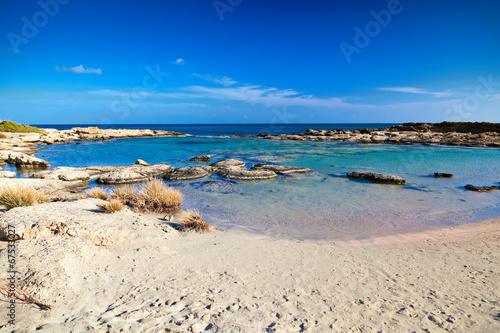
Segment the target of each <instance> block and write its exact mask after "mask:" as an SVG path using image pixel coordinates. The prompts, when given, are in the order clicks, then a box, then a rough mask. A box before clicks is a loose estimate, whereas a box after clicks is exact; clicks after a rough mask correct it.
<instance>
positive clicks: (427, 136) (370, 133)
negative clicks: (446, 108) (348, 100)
mask: <svg viewBox="0 0 500 333" xmlns="http://www.w3.org/2000/svg"><path fill="white" fill-rule="evenodd" d="M235 137H249V136H246V135H244V136H242V135H236V136H235ZM255 137H257V138H264V139H273V140H296V141H334V142H356V143H362V144H381V143H384V144H402V145H413V144H422V145H433V146H438V145H447V146H465V147H495V148H500V124H493V123H449V122H443V123H439V124H429V123H405V124H402V125H397V126H392V127H389V128H382V129H370V128H364V129H358V130H354V131H346V130H342V129H341V130H330V131H327V130H322V129H319V130H314V129H308V130H307V131H306V132H305V133H294V134H267V133H260V134H258V135H257V136H255Z"/></svg>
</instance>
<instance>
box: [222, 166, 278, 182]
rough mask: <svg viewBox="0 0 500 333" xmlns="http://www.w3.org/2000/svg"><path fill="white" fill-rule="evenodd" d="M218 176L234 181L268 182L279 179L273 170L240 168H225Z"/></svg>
mask: <svg viewBox="0 0 500 333" xmlns="http://www.w3.org/2000/svg"><path fill="white" fill-rule="evenodd" d="M217 174H218V175H219V176H221V177H223V178H227V179H234V180H266V179H273V178H276V177H277V174H276V173H275V172H274V171H271V170H245V169H243V168H241V167H238V166H233V167H228V168H224V169H222V170H220V171H219V172H217Z"/></svg>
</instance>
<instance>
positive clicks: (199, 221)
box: [179, 210, 212, 233]
mask: <svg viewBox="0 0 500 333" xmlns="http://www.w3.org/2000/svg"><path fill="white" fill-rule="evenodd" d="M181 222H182V223H181V225H180V227H179V231H182V232H187V231H194V232H198V233H207V232H211V231H212V225H211V224H210V223H208V222H207V221H205V220H204V219H203V218H202V217H201V214H200V213H198V212H197V211H193V210H188V211H186V212H184V213H182V217H181Z"/></svg>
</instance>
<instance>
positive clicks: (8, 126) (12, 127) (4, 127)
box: [0, 120, 43, 134]
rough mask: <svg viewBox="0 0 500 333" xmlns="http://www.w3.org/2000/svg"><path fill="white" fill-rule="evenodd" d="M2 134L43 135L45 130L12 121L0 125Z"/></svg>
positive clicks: (5, 121)
mask: <svg viewBox="0 0 500 333" xmlns="http://www.w3.org/2000/svg"><path fill="white" fill-rule="evenodd" d="M0 132H10V133H40V134H43V130H41V129H40V128H36V127H33V126H29V125H19V124H17V123H14V122H12V121H8V120H4V121H2V122H1V123H0Z"/></svg>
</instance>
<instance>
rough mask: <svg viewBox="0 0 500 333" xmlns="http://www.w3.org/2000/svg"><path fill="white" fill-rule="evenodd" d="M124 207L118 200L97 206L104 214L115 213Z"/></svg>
mask: <svg viewBox="0 0 500 333" xmlns="http://www.w3.org/2000/svg"><path fill="white" fill-rule="evenodd" d="M124 207H125V205H124V204H123V203H122V202H121V201H120V200H118V199H111V200H109V201H106V202H105V203H103V204H102V205H100V206H99V208H101V209H102V210H104V211H105V212H106V213H111V214H112V213H116V212H119V211H121V210H122V209H123V208H124Z"/></svg>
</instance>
